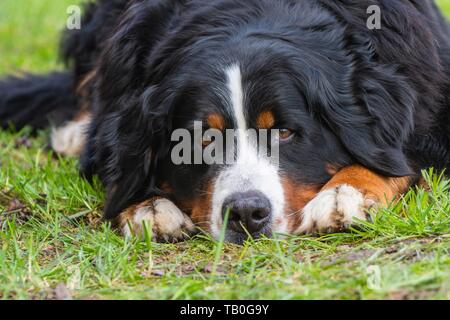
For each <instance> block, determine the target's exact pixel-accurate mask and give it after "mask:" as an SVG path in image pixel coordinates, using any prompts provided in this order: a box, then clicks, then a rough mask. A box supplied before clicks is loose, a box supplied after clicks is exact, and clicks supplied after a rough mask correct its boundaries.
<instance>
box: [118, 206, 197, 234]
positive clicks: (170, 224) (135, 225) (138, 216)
mask: <svg viewBox="0 0 450 320" xmlns="http://www.w3.org/2000/svg"><path fill="white" fill-rule="evenodd" d="M120 219H121V221H120V225H121V230H122V233H123V234H124V236H125V237H132V236H137V237H139V238H141V239H143V238H144V237H145V227H144V225H145V226H146V227H147V228H151V231H150V230H149V234H151V235H152V237H153V240H154V241H159V242H177V241H182V240H184V239H186V238H188V237H189V236H190V235H191V234H192V233H194V231H195V226H194V224H193V223H192V221H191V218H189V217H188V216H187V215H186V214H185V213H183V212H182V211H181V210H180V209H179V208H178V207H177V206H176V205H175V204H174V203H173V202H172V201H170V200H167V199H162V198H160V199H155V200H150V201H147V202H144V203H142V204H140V205H138V206H134V207H131V208H129V209H128V210H126V211H125V212H124V213H122V215H121V218H120Z"/></svg>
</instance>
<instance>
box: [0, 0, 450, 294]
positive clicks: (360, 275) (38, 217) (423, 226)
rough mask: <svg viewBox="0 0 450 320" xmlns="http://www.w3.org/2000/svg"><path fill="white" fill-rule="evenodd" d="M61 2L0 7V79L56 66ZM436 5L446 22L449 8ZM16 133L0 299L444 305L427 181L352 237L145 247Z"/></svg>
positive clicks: (443, 207) (440, 250)
mask: <svg viewBox="0 0 450 320" xmlns="http://www.w3.org/2000/svg"><path fill="white" fill-rule="evenodd" d="M19 3H20V4H19ZM72 3H73V1H70V0H69V1H68V0H58V1H56V0H33V1H17V0H2V1H1V3H0V53H1V59H0V74H5V73H10V72H18V71H19V70H27V71H45V70H49V69H51V68H54V67H56V66H58V65H57V64H56V62H55V61H56V47H57V46H56V45H55V43H56V40H57V38H58V37H57V31H58V29H60V28H61V26H63V25H64V21H65V18H66V13H65V9H66V7H67V5H69V4H72ZM440 3H441V4H442V5H443V6H444V7H445V8H447V9H448V12H449V13H450V1H440ZM28 136H29V132H27V131H26V130H23V131H21V132H19V133H7V132H0V166H1V167H0V297H2V298H4V299H30V298H32V299H48V298H64V297H68V296H72V297H73V298H77V299H81V298H92V299H96V298H100V299H105V298H117V299H134V298H135V299H143V298H151V299H203V298H206V299H246V298H251V299H260V298H265V299H380V298H388V299H389V298H391V299H414V298H416V299H449V298H450V293H449V290H450V258H449V253H450V235H449V233H450V196H449V188H450V183H449V182H448V181H447V180H444V179H439V177H438V175H436V174H432V175H430V177H428V182H429V185H430V190H428V191H425V190H423V189H417V190H413V191H411V192H409V193H408V194H407V195H405V197H404V198H403V199H402V200H401V201H400V202H399V203H398V204H396V205H394V206H393V207H392V208H390V209H386V210H381V211H380V212H378V213H377V215H376V216H375V219H374V221H373V222H372V223H365V224H364V225H363V227H362V229H361V230H353V231H352V232H349V233H343V234H332V235H327V236H323V237H319V238H317V237H296V238H289V239H285V240H268V239H265V240H259V241H255V242H248V243H246V244H245V245H244V246H242V247H240V246H235V245H230V244H223V243H220V242H219V243H218V242H216V241H213V240H211V239H210V238H208V237H207V236H200V237H198V238H196V239H193V240H190V241H188V242H185V243H181V244H157V243H151V242H138V241H132V240H124V239H123V238H122V237H120V236H118V235H117V234H116V233H114V232H113V231H111V229H110V228H109V227H108V226H107V225H106V224H102V223H101V221H100V217H101V211H102V205H103V193H102V189H101V187H100V186H99V185H98V184H94V185H93V186H92V185H90V184H88V183H87V182H86V181H84V180H83V179H81V178H80V177H79V175H78V173H77V169H76V167H77V163H76V161H75V160H74V159H64V158H57V157H55V156H54V155H52V153H51V152H49V151H48V150H46V149H45V148H43V146H45V145H46V143H47V139H48V133H47V132H41V133H40V135H39V137H38V138H33V139H29V138H28ZM378 275H379V277H378ZM374 279H375V280H374ZM378 280H379V281H378Z"/></svg>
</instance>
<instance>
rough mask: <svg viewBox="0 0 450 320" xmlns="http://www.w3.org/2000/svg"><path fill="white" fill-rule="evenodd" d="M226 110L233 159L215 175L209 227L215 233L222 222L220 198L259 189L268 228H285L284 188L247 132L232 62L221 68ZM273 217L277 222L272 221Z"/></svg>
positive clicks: (236, 69)
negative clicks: (267, 207) (264, 200)
mask: <svg viewBox="0 0 450 320" xmlns="http://www.w3.org/2000/svg"><path fill="white" fill-rule="evenodd" d="M225 74H226V76H227V89H228V94H229V101H227V104H228V105H229V107H230V113H231V114H232V115H233V118H234V122H235V124H236V127H235V128H234V129H236V130H237V132H236V137H237V159H236V161H235V163H234V164H233V165H231V166H227V167H225V168H224V169H223V170H222V171H221V172H220V173H219V175H218V177H217V179H216V182H215V185H214V192H213V199H212V213H211V231H212V234H213V235H214V236H216V237H218V236H219V234H220V229H221V226H222V204H223V202H224V200H225V199H226V198H227V197H228V196H230V195H232V194H234V193H241V192H247V191H251V190H258V191H260V192H261V193H263V194H264V195H265V196H266V197H267V198H268V199H269V200H270V203H271V207H272V222H273V223H272V230H273V231H274V232H286V229H287V226H286V223H285V222H283V221H284V219H282V217H283V214H284V213H283V212H284V192H283V187H282V184H281V181H280V177H279V175H278V167H277V166H275V165H273V164H271V163H270V162H269V161H268V160H267V159H264V158H260V157H259V156H258V148H257V144H256V140H254V139H249V137H248V135H247V130H248V126H247V121H246V118H245V115H246V113H245V108H244V106H245V98H244V97H245V93H244V90H243V84H242V74H241V69H240V67H239V66H238V65H232V66H230V67H229V68H228V69H226V70H225ZM275 221H281V223H278V224H275V223H274V222H275Z"/></svg>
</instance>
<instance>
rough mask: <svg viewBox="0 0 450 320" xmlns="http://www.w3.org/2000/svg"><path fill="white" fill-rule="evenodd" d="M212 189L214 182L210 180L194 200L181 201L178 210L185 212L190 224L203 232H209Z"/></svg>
mask: <svg viewBox="0 0 450 320" xmlns="http://www.w3.org/2000/svg"><path fill="white" fill-rule="evenodd" d="M213 189H214V181H213V180H211V181H209V182H208V183H207V185H206V187H205V188H203V189H202V190H201V191H199V192H198V194H197V195H196V196H195V197H194V199H191V200H188V201H182V202H181V203H180V208H181V210H182V211H184V212H186V213H187V214H188V215H189V216H190V218H191V220H192V222H193V223H194V224H195V225H196V226H197V227H199V228H200V229H202V230H203V231H205V232H209V231H210V230H211V209H212V208H211V205H212V194H213Z"/></svg>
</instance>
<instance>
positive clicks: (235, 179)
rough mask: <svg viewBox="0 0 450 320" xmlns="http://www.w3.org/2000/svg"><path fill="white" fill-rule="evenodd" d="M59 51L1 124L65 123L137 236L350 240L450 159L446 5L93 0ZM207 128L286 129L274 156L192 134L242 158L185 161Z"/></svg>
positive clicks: (6, 88)
mask: <svg viewBox="0 0 450 320" xmlns="http://www.w3.org/2000/svg"><path fill="white" fill-rule="evenodd" d="M373 6H376V7H375V8H378V9H379V10H378V13H379V18H380V21H379V28H370V27H369V25H368V21H369V19H370V18H371V14H370V12H371V11H370V10H369V8H374V7H373ZM61 52H62V57H63V59H64V60H65V61H66V62H67V70H66V71H62V72H54V73H50V74H48V75H25V76H24V77H19V78H18V77H9V78H6V79H4V80H2V81H1V83H0V124H1V126H2V127H3V128H6V127H8V126H11V125H13V126H15V128H21V127H23V126H25V125H30V126H32V127H33V128H35V129H40V128H44V127H47V126H51V127H52V129H51V145H52V147H53V149H54V150H55V151H56V152H58V153H60V154H63V155H71V156H73V155H76V156H80V167H81V172H82V173H83V174H84V175H85V176H86V177H87V178H91V177H93V176H94V175H96V176H98V177H99V178H100V180H101V181H102V183H103V184H104V186H105V191H106V194H107V197H106V198H107V200H106V204H105V209H104V218H105V219H106V220H108V221H111V222H112V224H113V225H114V226H116V227H117V228H118V229H119V230H120V231H121V232H122V233H123V234H124V235H126V236H138V237H142V236H143V233H144V232H145V230H146V226H151V228H152V233H153V236H154V238H155V239H157V240H160V241H176V240H181V239H184V238H185V237H186V236H188V235H190V234H192V233H194V232H195V231H196V230H198V229H203V230H204V231H206V232H209V233H210V234H212V235H213V236H214V237H219V235H221V233H222V232H224V235H225V239H226V241H229V242H235V243H242V242H243V241H244V240H245V239H247V238H248V237H253V238H258V237H261V236H269V237H270V236H273V235H274V234H291V235H297V234H304V233H326V232H338V231H343V230H346V229H348V228H349V226H351V225H353V224H354V223H357V221H358V220H366V219H369V216H368V209H370V208H372V207H380V206H381V207H382V206H386V205H388V204H390V203H391V202H392V201H395V199H396V198H398V197H399V196H401V195H402V194H403V193H404V192H405V191H407V190H408V189H409V188H410V187H411V186H413V185H415V184H417V183H418V182H419V179H420V176H421V170H422V169H426V168H429V167H434V168H435V169H436V170H444V169H446V168H448V167H449V160H450V155H449V152H450V141H449V138H450V122H449V120H450V110H449V108H450V91H449V90H450V80H449V74H450V28H449V26H448V24H447V22H446V21H445V18H444V17H443V16H442V14H441V13H440V12H439V9H438V8H437V6H436V4H435V3H434V1H432V0H404V1H397V0H97V1H95V2H93V1H91V2H88V3H87V4H85V6H84V14H83V17H82V20H81V28H80V29H75V30H66V31H65V32H64V33H63V37H62V45H61ZM194 123H200V124H201V125H202V130H209V129H213V130H215V132H221V133H223V132H225V131H227V130H235V131H239V132H246V130H250V129H255V130H265V131H266V132H267V133H269V132H272V131H273V132H277V134H276V135H274V136H275V139H272V138H271V139H270V142H269V144H270V145H271V147H272V148H273V147H274V145H276V146H277V148H278V161H277V163H276V164H275V163H273V162H271V161H270V160H268V159H267V157H263V156H260V154H259V153H258V152H257V148H256V147H255V146H254V143H249V141H250V140H247V139H246V137H247V135H245V134H237V135H234V136H232V137H231V138H230V137H229V136H225V138H224V139H223V140H220V139H208V138H204V137H201V139H200V146H198V143H197V142H195V141H193V142H192V144H193V149H196V148H197V149H198V147H199V148H201V149H202V150H204V149H206V148H207V147H208V146H210V145H212V144H216V145H217V144H219V143H224V144H225V142H226V143H227V144H230V142H231V145H236V146H237V147H236V148H235V149H233V151H232V152H231V153H230V152H229V151H227V152H228V154H229V155H230V154H231V158H232V159H234V160H236V161H234V162H232V163H228V162H227V163H226V164H223V163H206V162H205V161H203V162H201V163H195V164H192V163H185V162H183V163H175V162H174V161H173V157H172V156H173V149H174V148H175V147H176V146H177V144H176V141H174V139H173V133H174V132H175V131H176V130H179V129H184V130H185V131H187V132H193V130H194ZM194 135H195V133H194ZM193 140H195V139H193ZM225 140H228V141H225ZM193 152H194V151H193ZM249 159H253V161H249ZM239 160H240V161H239Z"/></svg>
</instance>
